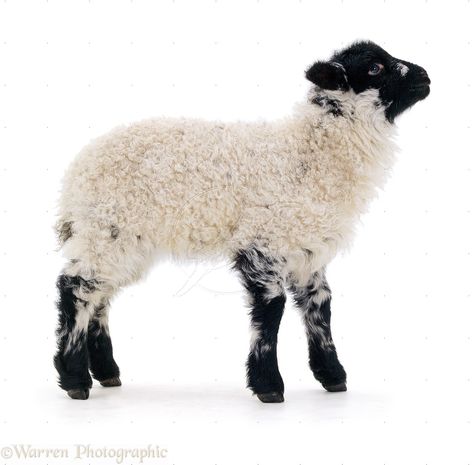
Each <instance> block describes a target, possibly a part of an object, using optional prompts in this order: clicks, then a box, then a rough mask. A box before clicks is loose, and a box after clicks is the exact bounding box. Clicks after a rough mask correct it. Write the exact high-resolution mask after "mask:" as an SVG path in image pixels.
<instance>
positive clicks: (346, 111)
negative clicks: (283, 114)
mask: <svg viewBox="0 0 474 465" xmlns="http://www.w3.org/2000/svg"><path fill="white" fill-rule="evenodd" d="M314 99H317V101H316V103H314ZM377 103H378V92H377V91H372V90H371V91H366V92H364V93H361V94H358V95H355V94H350V93H347V92H346V93H342V92H338V91H334V92H327V91H326V92H319V93H316V92H315V93H314V94H313V95H312V98H311V99H310V100H309V102H308V103H306V104H303V106H302V107H301V110H300V112H299V115H300V116H299V117H300V118H301V124H303V127H304V128H305V129H304V131H305V132H306V137H305V140H306V143H307V147H306V149H305V150H302V152H306V155H303V157H304V158H305V159H306V162H308V163H310V165H311V173H310V172H308V173H307V174H308V177H307V180H306V183H309V185H308V187H310V186H311V183H313V185H314V190H315V196H316V197H319V196H321V194H322V195H323V197H324V198H327V199H328V200H330V201H336V202H343V203H345V204H348V205H352V207H351V208H355V209H356V210H358V211H363V210H364V209H365V206H366V204H367V202H368V201H369V200H370V199H371V198H373V197H374V196H375V194H376V191H377V188H379V187H382V185H383V184H384V181H385V179H386V177H387V174H388V172H389V170H390V168H391V166H392V164H393V154H394V151H395V145H394V143H393V141H392V137H393V135H394V127H393V125H392V124H390V123H389V122H388V121H387V120H386V118H385V114H384V109H383V108H382V107H380V106H379V105H378V104H377Z"/></svg>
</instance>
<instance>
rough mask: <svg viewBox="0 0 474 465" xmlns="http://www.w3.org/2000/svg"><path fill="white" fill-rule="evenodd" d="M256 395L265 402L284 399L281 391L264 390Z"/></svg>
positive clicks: (276, 401) (270, 402)
mask: <svg viewBox="0 0 474 465" xmlns="http://www.w3.org/2000/svg"><path fill="white" fill-rule="evenodd" d="M257 397H258V398H259V399H260V400H261V401H262V402H264V403H265V404H275V403H278V402H283V401H284V400H285V399H284V397H283V393H282V392H277V391H273V392H264V393H263V394H257Z"/></svg>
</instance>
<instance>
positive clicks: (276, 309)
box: [234, 247, 286, 402]
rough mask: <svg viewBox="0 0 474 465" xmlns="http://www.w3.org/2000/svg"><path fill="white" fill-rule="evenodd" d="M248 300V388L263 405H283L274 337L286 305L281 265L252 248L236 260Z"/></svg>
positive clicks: (243, 251) (281, 380)
mask: <svg viewBox="0 0 474 465" xmlns="http://www.w3.org/2000/svg"><path fill="white" fill-rule="evenodd" d="M234 268H235V269H236V270H238V271H239V272H240V274H241V277H242V281H243V284H244V286H245V288H246V289H247V292H248V294H249V297H250V299H249V300H250V318H251V329H252V341H251V347H250V354H249V356H248V361H247V383H248V387H249V388H250V389H251V390H252V391H253V392H254V393H255V394H256V395H257V397H258V398H259V399H260V400H261V401H262V402H283V400H284V399H283V392H284V385H283V379H282V377H281V375H280V372H279V370H278V361H277V335H278V328H279V326H280V320H281V317H282V315H283V309H284V306H285V300H286V297H285V290H284V286H283V277H282V275H281V268H282V262H281V261H279V260H277V259H275V258H273V257H271V256H269V255H268V254H266V253H264V252H262V251H261V250H259V249H257V248H255V247H251V248H249V249H246V250H242V251H240V252H239V254H238V255H237V256H236V258H235V262H234Z"/></svg>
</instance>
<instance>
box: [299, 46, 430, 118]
mask: <svg viewBox="0 0 474 465" xmlns="http://www.w3.org/2000/svg"><path fill="white" fill-rule="evenodd" d="M306 77H307V78H308V79H309V80H310V81H311V82H313V83H314V84H316V85H317V86H319V87H320V88H322V89H328V90H342V91H348V90H350V89H352V90H353V91H354V92H355V93H356V94H359V93H361V92H363V91H365V90H368V89H378V90H379V97H380V100H381V103H382V105H384V107H385V114H386V117H387V119H388V120H389V121H391V122H393V120H394V119H395V117H396V116H397V115H399V114H400V113H402V112H403V111H405V110H406V109H407V108H409V107H411V106H412V105H413V104H415V103H416V102H418V101H420V100H423V99H424V98H425V97H427V96H428V94H429V93H430V87H429V85H430V82H431V81H430V78H429V77H428V74H427V73H426V71H425V70H424V69H423V68H422V67H421V66H418V65H415V64H413V63H410V62H408V61H404V60H399V59H398V58H394V57H392V56H391V55H389V54H388V53H387V52H386V51H385V50H384V49H383V48H381V47H379V46H378V45H376V44H374V43H373V42H356V43H355V44H353V45H351V46H350V47H348V48H346V49H344V50H342V51H340V52H337V53H335V54H334V55H333V56H332V58H331V60H330V61H329V62H322V61H319V62H316V63H315V64H314V65H313V66H312V67H311V68H309V69H308V71H307V72H306Z"/></svg>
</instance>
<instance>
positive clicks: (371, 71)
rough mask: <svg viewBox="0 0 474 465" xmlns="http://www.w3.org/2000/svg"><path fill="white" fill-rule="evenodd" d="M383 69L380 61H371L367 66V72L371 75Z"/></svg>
mask: <svg viewBox="0 0 474 465" xmlns="http://www.w3.org/2000/svg"><path fill="white" fill-rule="evenodd" d="M382 70H383V65H382V64H380V63H372V64H371V65H370V68H369V74H370V75H371V76H376V75H377V74H380V73H381V72H382Z"/></svg>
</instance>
